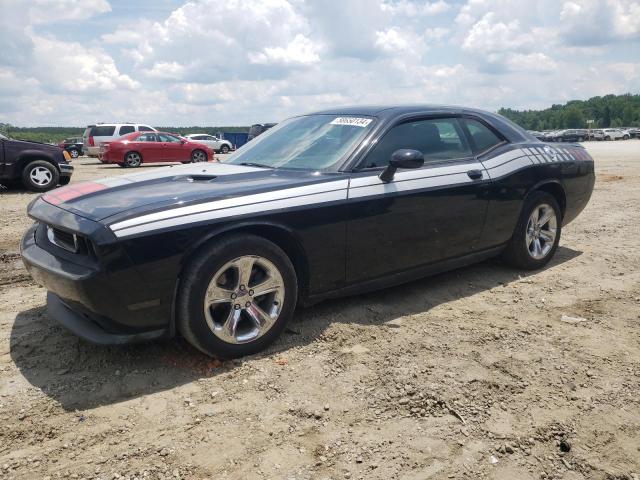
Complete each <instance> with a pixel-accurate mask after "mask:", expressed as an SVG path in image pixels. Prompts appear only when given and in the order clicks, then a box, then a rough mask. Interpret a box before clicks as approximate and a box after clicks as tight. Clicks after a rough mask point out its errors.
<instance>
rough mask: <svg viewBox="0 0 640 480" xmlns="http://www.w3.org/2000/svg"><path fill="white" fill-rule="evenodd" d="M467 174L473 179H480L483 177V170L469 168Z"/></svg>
mask: <svg viewBox="0 0 640 480" xmlns="http://www.w3.org/2000/svg"><path fill="white" fill-rule="evenodd" d="M467 175H469V178H470V179H471V180H479V179H481V178H482V170H469V171H468V172H467Z"/></svg>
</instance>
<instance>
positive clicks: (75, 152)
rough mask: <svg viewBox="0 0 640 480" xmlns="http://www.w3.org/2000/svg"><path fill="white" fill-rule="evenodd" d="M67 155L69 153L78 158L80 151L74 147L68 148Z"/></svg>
mask: <svg viewBox="0 0 640 480" xmlns="http://www.w3.org/2000/svg"><path fill="white" fill-rule="evenodd" d="M69 155H71V158H78V157H79V156H80V152H79V151H78V150H76V149H75V148H72V149H71V150H69Z"/></svg>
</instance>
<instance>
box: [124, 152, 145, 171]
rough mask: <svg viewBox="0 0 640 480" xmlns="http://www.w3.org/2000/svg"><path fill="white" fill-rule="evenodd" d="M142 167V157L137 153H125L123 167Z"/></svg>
mask: <svg viewBox="0 0 640 480" xmlns="http://www.w3.org/2000/svg"><path fill="white" fill-rule="evenodd" d="M140 165H142V155H140V154H139V153H138V152H127V153H126V154H125V156H124V166H125V167H127V168H137V167H139V166H140Z"/></svg>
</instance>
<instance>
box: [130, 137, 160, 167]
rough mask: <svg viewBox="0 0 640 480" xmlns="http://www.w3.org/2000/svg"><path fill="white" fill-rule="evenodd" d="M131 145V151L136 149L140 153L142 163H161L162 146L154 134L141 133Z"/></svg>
mask: <svg viewBox="0 0 640 480" xmlns="http://www.w3.org/2000/svg"><path fill="white" fill-rule="evenodd" d="M132 145H133V149H137V150H139V151H140V153H142V161H143V162H147V163H154V162H161V161H162V144H161V143H160V142H158V137H157V135H156V134H155V133H143V134H142V135H140V136H139V137H138V139H137V141H136V142H135V143H133V144H132Z"/></svg>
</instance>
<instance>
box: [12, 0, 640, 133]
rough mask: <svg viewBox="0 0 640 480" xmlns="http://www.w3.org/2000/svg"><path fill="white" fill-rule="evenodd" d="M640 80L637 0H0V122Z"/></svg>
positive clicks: (610, 86)
mask: <svg viewBox="0 0 640 480" xmlns="http://www.w3.org/2000/svg"><path fill="white" fill-rule="evenodd" d="M629 92H630V93H638V92H640V0H572V1H562V0H540V1H533V0H531V1H526V2H525V1H522V0H466V1H463V0H459V1H453V0H452V1H448V0H429V1H424V0H423V1H418V0H306V1H305V0H193V1H188V2H186V1H184V0H182V1H179V0H30V1H29V0H0V122H5V123H11V124H13V125H17V126H38V125H41V126H57V125H59V126H67V125H69V126H71V125H73V126H83V125H87V124H90V123H95V122H115V121H119V122H125V121H129V122H140V123H149V124H151V125H155V126H191V125H201V126H205V125H206V126H214V125H215V126H222V125H225V126H232V125H249V124H252V123H263V122H277V121H280V120H282V119H284V118H287V117H289V116H292V115H297V114H302V113H306V112H309V111H313V110H317V109H322V108H327V107H334V106H340V105H351V104H385V105H387V104H399V103H400V104H406V103H435V104H455V105H464V106H470V107H477V108H484V109H487V110H492V111H495V110H497V109H498V108H500V107H511V108H516V109H529V108H536V109H537V108H546V107H549V106H551V105H552V104H556V103H564V102H566V101H568V100H573V99H587V98H590V97H592V96H596V95H606V94H609V93H614V94H620V93H629Z"/></svg>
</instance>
